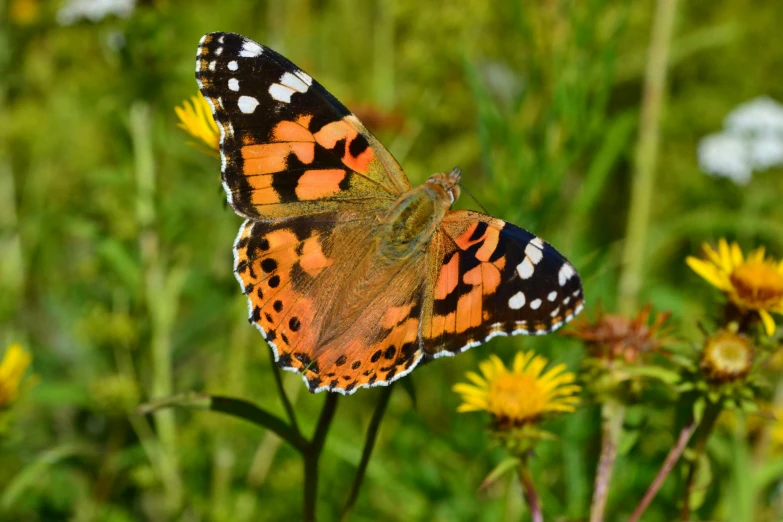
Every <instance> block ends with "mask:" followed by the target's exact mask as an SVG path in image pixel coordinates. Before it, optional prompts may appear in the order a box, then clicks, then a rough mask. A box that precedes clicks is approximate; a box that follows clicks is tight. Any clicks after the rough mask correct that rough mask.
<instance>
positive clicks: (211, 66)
mask: <svg viewBox="0 0 783 522" xmlns="http://www.w3.org/2000/svg"><path fill="white" fill-rule="evenodd" d="M215 65H217V62H216V61H215V60H212V61H211V62H209V70H210V71H214V70H215Z"/></svg>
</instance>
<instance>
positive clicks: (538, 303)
mask: <svg viewBox="0 0 783 522" xmlns="http://www.w3.org/2000/svg"><path fill="white" fill-rule="evenodd" d="M540 306H541V299H533V300H532V301H530V308H532V309H533V310H538V307H540Z"/></svg>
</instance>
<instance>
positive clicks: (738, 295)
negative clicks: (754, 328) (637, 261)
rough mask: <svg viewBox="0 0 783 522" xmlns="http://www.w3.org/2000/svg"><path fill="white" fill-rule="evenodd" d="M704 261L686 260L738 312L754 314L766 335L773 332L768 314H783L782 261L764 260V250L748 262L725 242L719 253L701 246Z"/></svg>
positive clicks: (734, 245)
mask: <svg viewBox="0 0 783 522" xmlns="http://www.w3.org/2000/svg"><path fill="white" fill-rule="evenodd" d="M703 248H704V253H705V254H706V256H707V259H706V260H705V259H697V258H695V257H690V256H689V257H688V258H687V259H686V263H688V266H689V267H691V269H692V270H693V271H694V272H696V273H697V274H699V275H700V276H701V277H703V278H704V279H705V280H707V282H708V283H710V284H711V285H713V286H715V287H716V288H718V289H720V290H722V291H723V292H724V293H725V294H726V295H727V296H728V298H729V301H731V303H733V304H734V305H735V306H736V307H737V308H738V309H739V310H740V311H741V312H746V311H755V312H757V313H758V315H759V317H761V321H762V322H763V323H764V330H765V331H766V332H767V335H772V334H773V333H775V321H774V320H773V319H772V316H771V315H770V312H772V313H777V314H783V261H777V260H775V259H772V258H765V256H764V247H760V248H757V249H756V250H754V251H752V252H750V253H749V254H748V257H747V259H746V258H745V257H744V256H743V254H742V250H741V249H740V247H739V245H738V244H737V243H731V245H729V243H728V242H727V241H726V240H725V239H721V240H720V241H719V242H718V250H717V251H716V250H714V249H713V248H712V247H711V246H710V245H708V244H706V243H705V244H704V247H703Z"/></svg>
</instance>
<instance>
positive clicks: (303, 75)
mask: <svg viewBox="0 0 783 522" xmlns="http://www.w3.org/2000/svg"><path fill="white" fill-rule="evenodd" d="M296 75H297V76H299V78H301V79H302V81H303V82H305V83H306V84H307V86H308V87H310V86H311V85H312V84H313V78H312V77H311V76H310V75H309V74H307V73H306V72H304V71H297V72H296Z"/></svg>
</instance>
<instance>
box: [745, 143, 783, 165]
mask: <svg viewBox="0 0 783 522" xmlns="http://www.w3.org/2000/svg"><path fill="white" fill-rule="evenodd" d="M750 161H751V163H752V164H753V169H754V170H767V169H768V168H771V167H777V166H779V165H783V136H773V135H763V136H758V137H756V138H754V139H752V140H751V141H750Z"/></svg>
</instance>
